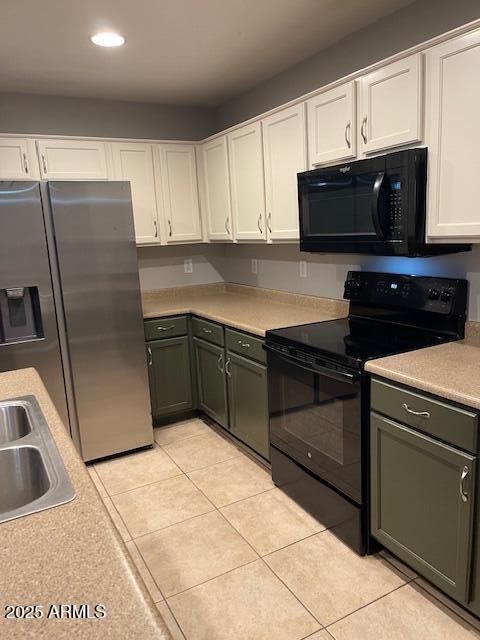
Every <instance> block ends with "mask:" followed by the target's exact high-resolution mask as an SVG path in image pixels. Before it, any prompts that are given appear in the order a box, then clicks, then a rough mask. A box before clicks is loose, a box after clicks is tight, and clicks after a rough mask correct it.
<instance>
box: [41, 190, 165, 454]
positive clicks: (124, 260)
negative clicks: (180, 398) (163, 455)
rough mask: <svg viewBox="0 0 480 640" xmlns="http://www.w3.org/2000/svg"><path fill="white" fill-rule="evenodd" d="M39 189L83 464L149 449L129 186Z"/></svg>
mask: <svg viewBox="0 0 480 640" xmlns="http://www.w3.org/2000/svg"><path fill="white" fill-rule="evenodd" d="M46 188H47V190H48V194H49V199H50V213H51V221H52V225H53V227H52V231H53V235H54V240H55V248H56V260H57V268H58V276H59V285H60V287H61V293H60V291H59V288H60V287H59V286H56V287H55V293H56V295H57V296H61V298H62V300H61V303H62V307H63V318H62V320H63V322H62V321H61V322H59V325H60V330H61V332H62V336H61V339H62V338H64V341H65V345H64V349H63V350H64V351H66V353H65V357H64V369H65V371H66V377H67V378H68V381H67V392H68V393H67V397H68V400H69V408H70V405H73V407H72V409H74V411H73V410H72V413H74V414H75V416H74V417H75V419H74V420H72V423H76V424H75V425H74V427H75V428H76V429H77V430H78V436H79V441H80V447H81V454H82V456H83V459H84V460H93V459H96V458H102V457H104V456H109V455H112V454H115V453H119V452H122V451H128V450H130V449H135V448H138V447H142V446H146V445H150V444H152V442H153V429H152V420H151V415H150V399H149V391H148V376H147V365H146V359H145V341H144V332H143V316H142V306H141V296H140V283H139V276H138V263H137V250H136V246H135V236H134V228H133V213H132V203H131V196H130V185H129V183H128V182H97V181H95V182H49V183H48V185H47V187H46ZM63 323H64V325H65V326H64V327H62V326H61V325H62V324H63ZM63 334H64V335H63Z"/></svg>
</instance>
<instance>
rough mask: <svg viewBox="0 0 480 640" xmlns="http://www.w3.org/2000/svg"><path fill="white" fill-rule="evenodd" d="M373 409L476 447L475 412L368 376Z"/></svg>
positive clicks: (459, 444)
mask: <svg viewBox="0 0 480 640" xmlns="http://www.w3.org/2000/svg"><path fill="white" fill-rule="evenodd" d="M371 406H372V409H373V410H374V411H377V412H378V413H382V414H383V415H386V416H388V417H390V418H394V419H395V420H398V421H399V422H402V423H403V424H406V425H409V426H411V427H415V428H416V429H419V430H420V431H423V432H424V433H427V434H430V435H432V436H434V437H436V438H439V439H440V440H444V441H445V442H448V443H449V444H452V445H454V446H457V447H460V448H461V449H465V450H466V451H470V452H472V453H476V452H477V450H478V435H477V432H478V414H477V413H475V412H474V411H469V410H468V409H462V408H460V407H456V406H454V405H451V404H447V403H446V402H442V401H441V400H437V399H434V398H430V397H428V396H424V395H423V394H420V393H417V392H415V391H413V390H409V389H408V388H404V387H401V386H396V385H395V384H390V383H388V382H385V381H383V380H377V379H375V378H374V379H373V380H372V396H371Z"/></svg>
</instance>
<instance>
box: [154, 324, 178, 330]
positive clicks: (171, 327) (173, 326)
mask: <svg viewBox="0 0 480 640" xmlns="http://www.w3.org/2000/svg"><path fill="white" fill-rule="evenodd" d="M172 329H175V325H174V324H169V325H168V327H157V331H171V330H172Z"/></svg>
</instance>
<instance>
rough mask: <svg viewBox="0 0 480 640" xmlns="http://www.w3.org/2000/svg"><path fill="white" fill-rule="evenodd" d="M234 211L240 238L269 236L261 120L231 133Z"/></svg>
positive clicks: (263, 238)
mask: <svg viewBox="0 0 480 640" xmlns="http://www.w3.org/2000/svg"><path fill="white" fill-rule="evenodd" d="M228 154H229V160H230V180H231V186H232V212H233V220H234V229H235V238H236V239H237V240H266V232H265V193H264V179H263V157H262V156H263V150H262V131H261V127H260V122H254V123H253V124H249V125H246V126H244V127H241V128H240V129H237V130H236V131H233V132H232V133H229V134H228Z"/></svg>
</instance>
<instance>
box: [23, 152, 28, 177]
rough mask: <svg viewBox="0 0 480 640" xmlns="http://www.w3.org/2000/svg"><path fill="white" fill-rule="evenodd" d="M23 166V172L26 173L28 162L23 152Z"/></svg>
mask: <svg viewBox="0 0 480 640" xmlns="http://www.w3.org/2000/svg"><path fill="white" fill-rule="evenodd" d="M23 168H24V169H25V173H28V162H27V154H26V153H23Z"/></svg>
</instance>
